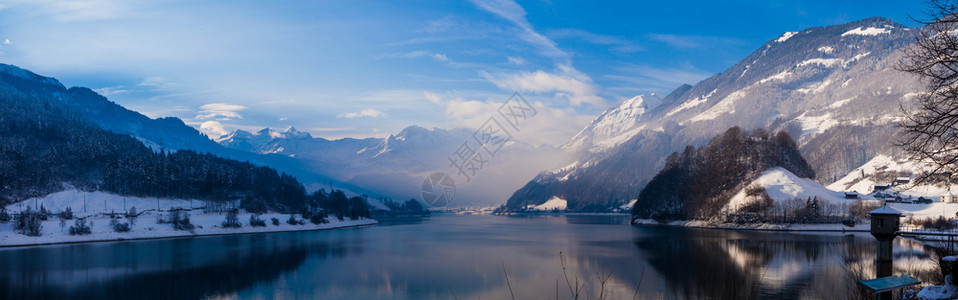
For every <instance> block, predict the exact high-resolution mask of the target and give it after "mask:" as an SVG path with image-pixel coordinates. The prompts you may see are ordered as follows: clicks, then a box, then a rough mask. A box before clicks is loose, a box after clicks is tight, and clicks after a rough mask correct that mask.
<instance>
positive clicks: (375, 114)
mask: <svg viewBox="0 0 958 300" xmlns="http://www.w3.org/2000/svg"><path fill="white" fill-rule="evenodd" d="M385 115H386V113H384V112H382V111H381V110H378V109H372V108H367V109H364V110H362V111H360V112H351V113H344V114H339V115H338V116H336V117H338V118H346V119H354V118H361V117H370V118H379V117H383V116H385Z"/></svg>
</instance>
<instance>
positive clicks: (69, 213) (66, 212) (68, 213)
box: [60, 206, 73, 220]
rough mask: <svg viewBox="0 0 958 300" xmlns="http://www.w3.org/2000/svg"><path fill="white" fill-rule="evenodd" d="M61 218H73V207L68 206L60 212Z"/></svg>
mask: <svg viewBox="0 0 958 300" xmlns="http://www.w3.org/2000/svg"><path fill="white" fill-rule="evenodd" d="M60 219H64V220H73V209H72V208H70V207H69V206H67V208H66V209H64V210H63V211H61V212H60Z"/></svg>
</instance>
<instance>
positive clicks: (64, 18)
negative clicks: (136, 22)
mask: <svg viewBox="0 0 958 300" xmlns="http://www.w3.org/2000/svg"><path fill="white" fill-rule="evenodd" d="M149 2H150V1H122V0H71V1H57V0H10V1H7V3H6V4H5V5H4V6H3V8H6V7H7V6H8V5H10V6H21V5H31V6H32V7H33V8H34V9H36V11H37V12H39V13H40V14H44V15H48V16H50V17H52V18H54V19H56V20H58V21H61V22H82V21H98V20H110V19H117V18H123V17H132V15H133V14H132V13H133V12H135V11H137V10H138V9H140V8H142V6H144V5H146V4H149Z"/></svg>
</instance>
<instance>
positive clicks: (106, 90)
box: [93, 85, 130, 97]
mask: <svg viewBox="0 0 958 300" xmlns="http://www.w3.org/2000/svg"><path fill="white" fill-rule="evenodd" d="M93 91H94V92H96V93H97V94H100V95H103V97H109V96H112V95H117V94H125V93H129V92H130V90H129V89H127V88H126V87H124V86H122V85H118V86H108V87H102V88H98V89H94V90H93Z"/></svg>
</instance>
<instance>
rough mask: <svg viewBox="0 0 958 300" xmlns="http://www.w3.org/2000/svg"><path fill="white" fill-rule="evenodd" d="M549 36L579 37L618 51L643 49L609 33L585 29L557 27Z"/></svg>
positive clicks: (627, 51) (629, 51) (625, 51)
mask: <svg viewBox="0 0 958 300" xmlns="http://www.w3.org/2000/svg"><path fill="white" fill-rule="evenodd" d="M549 36H551V37H553V38H574V39H581V40H584V41H587V42H589V43H592V44H596V45H603V46H609V50H610V51H613V52H620V53H633V52H638V51H642V50H645V49H644V48H643V47H641V46H639V45H636V44H635V43H633V42H632V41H628V40H625V39H623V38H619V37H616V36H610V35H601V34H595V33H591V32H588V31H585V30H580V29H569V28H567V29H558V30H553V31H550V32H549Z"/></svg>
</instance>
